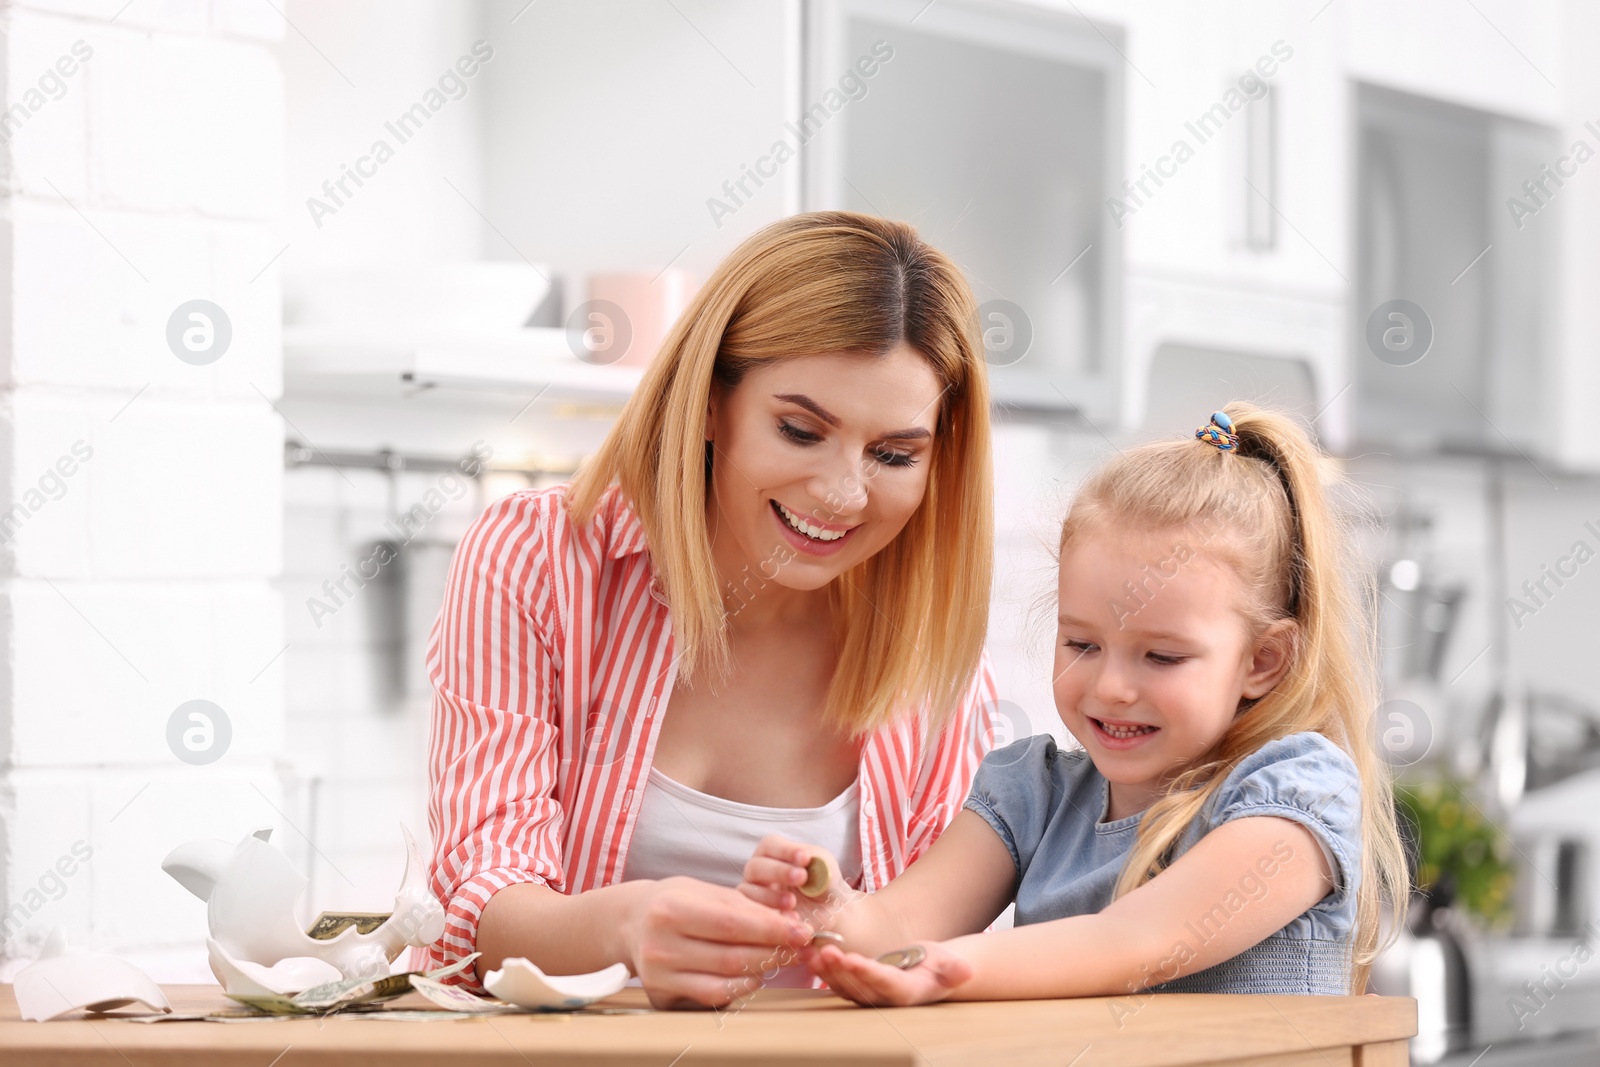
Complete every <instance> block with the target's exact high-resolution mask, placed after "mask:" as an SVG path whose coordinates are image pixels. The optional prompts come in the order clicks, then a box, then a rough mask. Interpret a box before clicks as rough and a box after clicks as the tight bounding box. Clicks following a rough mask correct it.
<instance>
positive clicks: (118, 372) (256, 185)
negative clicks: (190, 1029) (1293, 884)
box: [0, 0, 1600, 1065]
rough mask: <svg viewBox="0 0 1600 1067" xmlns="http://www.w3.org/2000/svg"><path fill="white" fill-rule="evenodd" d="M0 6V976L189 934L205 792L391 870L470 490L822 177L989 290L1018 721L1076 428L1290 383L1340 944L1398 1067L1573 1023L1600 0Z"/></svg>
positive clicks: (1494, 1051) (1592, 513)
mask: <svg viewBox="0 0 1600 1067" xmlns="http://www.w3.org/2000/svg"><path fill="white" fill-rule="evenodd" d="M0 32H3V38H0V40H3V45H0V47H3V49H4V56H3V60H0V70H3V71H4V80H3V82H0V93H3V97H0V104H3V105H4V110H3V111H0V173H3V179H4V180H3V187H0V193H3V199H0V252H3V254H0V278H4V279H5V280H6V281H7V282H8V284H7V285H6V286H5V287H4V289H3V290H0V301H3V313H0V353H3V355H4V359H3V362H0V368H3V369H0V457H3V458H4V463H3V465H0V562H3V566H4V568H5V570H4V575H3V584H0V598H3V602H0V647H3V652H0V739H3V745H4V747H3V749H0V760H3V762H0V819H3V823H0V909H3V911H0V916H3V924H4V931H3V932H4V937H5V941H4V947H3V949H0V977H4V976H6V975H8V974H10V973H14V972H15V970H16V968H17V967H18V966H20V965H21V964H23V963H25V962H27V961H28V960H30V959H31V958H32V957H33V955H34V953H35V952H36V951H37V948H38V946H39V944H40V942H41V941H42V939H43V937H44V935H45V933H47V932H48V930H49V929H50V928H51V927H54V926H58V925H59V926H62V927H63V928H65V929H66V931H67V932H68V934H69V936H70V937H71V938H72V939H73V940H74V942H75V943H78V944H85V945H93V946H95V947H98V948H105V949H108V950H111V951H115V952H118V953H119V954H122V955H124V956H125V957H126V958H128V959H131V960H134V961H135V962H137V963H139V964H140V965H142V966H144V967H146V968H147V969H148V970H149V971H150V972H151V973H152V974H153V975H154V976H155V977H157V978H158V979H162V980H184V979H188V980H205V981H209V980H210V975H209V972H208V971H207V970H206V968H205V963H204V952H203V948H202V947H201V946H202V940H203V931H204V905H203V904H201V903H200V902H199V901H197V900H195V899H194V898H193V897H191V896H190V895H189V894H188V893H186V892H184V891H183V890H182V888H181V887H179V886H178V885H177V884H176V883H175V882H173V881H172V879H170V878H168V877H167V876H166V875H165V874H163V873H162V871H161V870H160V868H159V862H160V859H161V857H162V856H163V855H165V854H166V852H167V851H168V850H169V849H170V848H172V847H174V846H175V845H177V844H180V843H182V842H184V841H187V840H189V839H191V838H194V837H206V836H215V837H221V838H225V839H229V840H234V839H237V838H239V837H240V836H242V835H243V834H244V833H246V832H247V831H248V830H250V829H252V828H255V827H259V826H273V827H275V833H274V838H273V840H274V842H275V843H276V844H278V845H280V846H281V847H282V848H283V849H284V850H285V851H286V852H288V853H289V855H290V856H291V857H292V858H293V859H294V860H295V862H296V864H297V865H298V866H299V867H300V869H302V870H304V871H305V872H307V874H308V875H309V877H310V879H311V884H310V887H309V890H308V893H307V903H308V905H309V906H310V909H311V910H312V911H313V912H315V911H316V910H320V909H341V908H342V909H356V910H362V909H367V910H370V909H373V908H378V907H382V906H384V905H385V901H386V900H387V899H388V897H389V895H390V894H392V893H393V889H394V886H395V884H396V883H397V881H398V879H399V876H400V871H401V866H402V864H403V858H404V853H403V849H402V846H401V838H400V831H399V829H398V825H397V824H399V823H402V822H403V823H404V824H405V825H407V826H409V827H410V828H411V830H412V831H413V832H415V833H416V834H418V835H419V837H420V836H422V835H425V834H426V831H427V821H426V817H425V788H426V776H425V767H424V763H423V751H424V746H425V742H426V726H427V710H428V697H429V693H428V686H427V681H426V677H425V674H424V671H423V650H424V647H425V642H426V638H427V631H428V627H429V625H430V624H431V622H432V619H433V617H434V615H435V613H436V612H437V610H438V606H439V600H440V594H441V589H442V583H443V577H444V573H445V568H446V565H447V563H448V560H449V558H450V554H451V551H452V550H453V547H454V544H455V541H456V538H457V537H458V536H459V535H460V533H461V531H462V529H463V528H464V527H465V525H466V524H467V523H468V522H469V521H471V519H472V518H473V517H474V516H475V515H476V514H477V513H478V512H479V511H480V510H481V509H482V508H483V507H484V506H485V505H486V504H487V503H488V502H489V501H490V500H492V499H494V498H495V497H497V496H499V495H501V494H504V493H507V492H511V491H514V490H517V489H520V488H524V487H526V486H530V485H531V486H542V485H550V484H555V483H557V482H560V481H562V480H564V479H565V478H566V477H567V476H568V475H569V474H570V473H571V471H572V470H573V469H574V467H575V466H576V464H577V463H578V462H579V461H581V460H582V458H583V457H584V456H585V455H586V454H587V453H588V452H589V451H591V450H592V449H593V448H594V447H595V446H596V444H597V443H598V442H599V441H600V440H601V439H602V437H603V436H604V434H605V432H606V431H607V429H608V427H609V426H610V425H611V423H612V422H613V421H614V420H615V418H616V417H617V414H618V412H619V411H620V407H621V404H622V403H623V401H624V400H625V399H626V397H627V396H628V395H629V393H630V391H631V390H632V389H633V388H634V386H635V385H636V384H637V382H638V380H639V377H640V374H641V372H642V369H643V367H644V366H645V365H647V364H648V362H649V360H650V358H651V357H652V356H653V354H654V350H655V344H656V343H657V342H658V341H659V339H660V337H661V336H662V334H663V333H664V331H665V329H666V327H667V326H668V325H669V324H670V323H671V321H672V320H673V318H674V317H675V316H676V314H677V313H678V311H679V310H680V309H681V308H682V306H683V304H684V303H685V301H686V300H687V299H688V297H689V296H690V295H692V293H693V292H694V290H695V287H696V286H697V285H698V284H699V283H700V282H701V281H703V280H704V279H705V277H706V276H707V274H708V273H709V272H710V270H711V269H712V268H713V267H714V266H715V264H716V263H717V262H718V261H719V260H720V259H721V258H722V257H723V256H724V255H726V254H727V253H728V252H729V251H730V250H731V249H732V248H733V247H734V246H735V245H736V244H737V243H738V242H739V241H740V240H741V239H743V238H744V237H746V236H747V235H749V234H750V233H752V232H753V231H755V230H757V229H759V228H760V227H762V226H764V225H766V224H767V223H770V222H772V221H773V220H775V219H778V218H781V217H783V216H785V215H787V214H791V213H794V212H797V211H802V210H810V209H816V208H828V207H841V208H848V209H851V210H856V211H864V212H872V213H876V214H880V215H884V216H889V217H894V218H900V219H905V220H908V221H910V222H912V223H913V224H915V225H916V226H917V227H919V229H920V230H921V232H922V233H923V235H924V236H925V237H926V238H927V239H928V240H930V241H931V242H933V243H934V244H936V245H938V246H939V247H941V248H943V249H944V250H946V251H947V252H949V253H950V254H951V255H952V256H953V257H954V258H955V259H956V260H957V261H958V262H959V263H960V265H961V266H962V268H963V269H964V271H965V272H966V274H967V276H968V278H969V279H970V281H971V283H972V285H973V287H974V289H975V290H976V292H977V294H978V297H979V299H980V301H982V302H983V309H982V315H983V323H982V325H983V327H984V331H985V334H984V336H985V344H986V353H987V356H988V359H989V364H990V369H991V375H992V383H993V390H994V394H995V398H996V402H995V410H994V415H995V422H996V426H995V435H996V459H995V465H996V466H995V476H996V480H997V485H998V501H997V520H998V524H999V538H998V545H997V553H998V558H997V565H998V568H997V578H998V581H997V584H996V588H995V594H994V602H993V612H992V621H991V629H990V640H989V648H990V652H991V654H992V656H993V658H994V661H995V664H996V668H997V671H998V675H999V681H1000V693H1001V696H1002V697H1003V698H1004V703H1003V705H1002V709H1001V710H1002V716H1001V717H1002V719H1003V720H1004V722H1005V724H1006V730H1007V732H1008V733H1009V734H1011V735H1012V736H1021V735H1023V734H1026V733H1030V732H1052V733H1054V734H1056V735H1057V737H1058V738H1059V739H1061V740H1062V741H1063V742H1067V741H1068V738H1067V736H1066V735H1065V733H1064V731H1063V730H1062V728H1061V725H1060V723H1059V721H1058V720H1057V718H1056V714H1055V710H1054V707H1053V705H1052V702H1051V697H1050V690H1049V684H1048V678H1049V670H1048V663H1049V634H1048V630H1047V629H1045V630H1041V617H1040V615H1039V613H1038V611H1037V610H1036V609H1037V605H1038V603H1039V601H1040V598H1041V597H1044V598H1047V599H1046V601H1045V602H1046V603H1047V604H1048V598H1049V597H1050V596H1051V595H1052V592H1053V583H1054V577H1053V563H1052V559H1051V554H1050V548H1051V545H1052V543H1053V539H1054V533H1055V524H1056V522H1057V521H1058V519H1059V517H1060V515H1061V513H1062V510H1063V508H1064V507H1065V505H1066V503H1067V502H1068V501H1069V500H1070V497H1071V493H1072V488H1073V486H1074V485H1075V484H1076V483H1077V481H1078V480H1079V479H1080V478H1081V477H1082V476H1083V474H1084V473H1085V472H1086V471H1087V470H1088V469H1090V468H1091V467H1092V466H1093V465H1094V464H1095V463H1097V462H1098V461H1099V460H1100V459H1101V458H1103V457H1104V456H1105V455H1106V454H1108V453H1109V452H1110V451H1111V450H1113V449H1116V448H1119V447H1123V446H1125V445H1126V444H1127V443H1129V442H1133V441H1137V440H1140V439H1143V438H1145V437H1148V436H1150V435H1154V434H1161V435H1170V434H1184V433H1189V432H1191V431H1192V430H1193V429H1194V427H1195V426H1197V425H1199V424H1200V423H1202V422H1204V421H1205V419H1206V416H1207V415H1208V414H1209V413H1210V412H1211V411H1212V410H1213V409H1215V408H1217V407H1219V406H1221V404H1222V403H1224V402H1225V401H1227V400H1229V399H1234V398H1243V399H1250V400H1254V401H1257V402H1261V403H1269V404H1273V405H1276V406H1279V407H1282V408H1285V409H1288V410H1291V411H1293V412H1295V413H1297V414H1298V415H1299V416H1300V417H1301V418H1302V419H1304V421H1305V422H1306V424H1307V425H1308V426H1309V427H1311V428H1312V429H1313V431H1314V432H1315V434H1316V435H1317V437H1318V439H1319V440H1320V441H1321V442H1322V444H1323V446H1324V447H1325V448H1326V449H1327V450H1328V451H1329V452H1330V453H1331V454H1333V455H1335V456H1337V457H1339V458H1340V461H1341V462H1342V464H1343V466H1344V467H1345V468H1346V469H1347V470H1348V472H1349V473H1350V475H1351V476H1352V478H1353V479H1354V481H1355V483H1356V484H1357V485H1358V486H1359V488H1360V493H1359V494H1356V495H1355V496H1353V497H1352V499H1351V500H1350V501H1348V503H1349V506H1350V507H1351V509H1352V512H1353V514H1355V515H1356V516H1357V517H1358V519H1359V521H1360V523H1361V529H1362V531H1363V543H1364V548H1365V552H1366V557H1367V558H1366V562H1365V566H1366V568H1367V574H1368V577H1370V579H1371V580H1373V581H1374V582H1376V583H1377V584H1378V588H1379V590H1380V592H1381V597H1380V600H1379V609H1378V610H1379V615H1380V618H1379V621H1380V632H1381V641H1382V646H1383V650H1384V682H1385V692H1384V702H1383V704H1382V705H1381V706H1380V707H1379V708H1378V709H1377V727H1378V730H1379V734H1380V738H1379V740H1380V743H1381V744H1382V745H1383V746H1384V749H1385V751H1386V753H1387V754H1388V756H1389V758H1390V759H1391V761H1392V762H1393V763H1394V764H1395V766H1396V769H1397V773H1398V774H1399V778H1400V783H1401V787H1400V794H1401V800H1402V804H1403V806H1404V809H1405V810H1406V812H1407V813H1408V825H1409V826H1410V827H1411V829H1412V837H1413V839H1414V841H1415V842H1416V853H1417V860H1418V864H1417V874H1418V883H1419V897H1418V904H1417V906H1416V907H1415V908H1414V917H1413V920H1412V923H1411V926H1410V928H1409V929H1408V930H1407V931H1405V932H1404V935H1403V936H1402V937H1401V938H1400V940H1399V941H1398V942H1397V944H1396V946H1395V948H1394V949H1393V950H1392V951H1391V952H1390V953H1389V955H1388V956H1387V957H1386V958H1385V960H1384V961H1383V966H1382V967H1380V969H1379V974H1378V976H1377V978H1376V979H1375V981H1376V983H1377V986H1378V988H1380V989H1382V990H1383V991H1385V992H1396V993H1409V994H1411V995H1415V996H1417V997H1418V999H1419V1019H1420V1025H1421V1030H1422V1032H1421V1033H1420V1034H1419V1036H1418V1038H1417V1041H1416V1042H1414V1043H1413V1055H1414V1057H1416V1058H1417V1059H1418V1060H1419V1061H1424V1062H1433V1061H1444V1062H1452V1063H1455V1062H1459V1063H1461V1064H1463V1065H1464V1064H1467V1063H1470V1062H1473V1061H1474V1058H1475V1057H1478V1056H1480V1055H1481V1056H1482V1059H1481V1060H1479V1061H1478V1062H1481V1063H1483V1064H1485V1065H1491V1064H1499V1063H1506V1064H1509V1063H1566V1062H1572V1063H1579V1062H1584V1063H1592V1062H1595V1058H1596V1056H1597V1054H1600V1053H1597V1051H1596V1050H1597V1048H1600V1045H1596V1044H1595V1043H1594V1042H1595V1037H1594V1033H1593V1029H1592V1028H1593V1027H1595V1026H1596V1025H1600V1023H1597V1022H1596V1020H1597V1019H1600V1012H1597V1009H1600V963H1593V962H1589V959H1590V956H1591V955H1593V946H1595V945H1596V942H1597V941H1600V938H1597V937H1596V934H1595V931H1596V930H1597V929H1600V928H1597V927H1595V926H1593V925H1592V921H1593V920H1594V919H1596V918H1600V877H1597V876H1596V872H1595V869H1594V857H1595V854H1596V853H1595V849H1596V848H1597V847H1600V840H1597V839H1600V820H1596V818H1595V817H1594V812H1595V811H1596V810H1600V771H1597V770H1596V769H1595V768H1596V766H1597V765H1600V755H1597V753H1600V712H1597V711H1596V710H1595V709H1596V706H1597V705H1600V681H1597V675H1596V666H1597V662H1600V660H1597V653H1596V648H1597V638H1600V563H1592V561H1593V560H1594V559H1595V557H1596V555H1597V553H1600V433H1597V432H1596V426H1597V425H1600V341H1597V340H1596V338H1597V336H1600V334H1597V325H1600V299H1597V298H1596V293H1597V287H1600V162H1592V160H1593V159H1594V157H1595V155H1596V153H1597V152H1600V68H1597V66H1596V65H1595V63H1594V61H1593V55H1594V52H1595V49H1596V47H1597V46H1600V5H1597V4H1595V3H1593V2H1589V0H1583V2H1580V0H1539V2H1525V3H1514V2H1511V0H1463V2H1456V0H1449V2H1446V0H1404V2H1396V0H1385V2H1377V0H1293V2H1275V3H1268V2H1265V0H1260V2H1252V0H1209V2H1190V3H1178V2H1176V0H1170V2H1151V3H1140V4H1134V3H1126V2H1112V0H1081V2H1077V3H1075V2H1072V0H1065V2H1062V3H1055V2H1045V0H1040V2H1037V3H1006V2H978V0H905V2H900V0H785V2H771V3H763V4H750V3H736V2H733V0H628V2H621V0H596V2H582V3H579V2H577V0H538V2H529V0H390V2H386V3H381V4H380V3H377V2H375V0H339V2H336V3H335V2H321V3H312V2H309V0H287V2H283V0H280V2H278V3H270V2H267V0H131V2H129V0H111V2H105V3H102V2H98V0H28V2H23V0H12V2H0ZM1045 625H1046V626H1048V623H1045ZM196 702H199V703H196ZM1010 739H1011V738H1010V737H1002V738H1001V741H1002V742H1004V741H1007V740H1010ZM85 853H88V854H90V855H91V856H92V858H89V859H87V860H84V859H83V856H84V854H85ZM63 857H77V860H81V861H82V862H77V860H75V861H74V862H73V863H72V864H59V863H58V861H59V860H60V859H61V858H63ZM68 866H70V867H72V868H73V873H72V874H70V875H68V874H65V873H60V872H64V871H65V870H66V868H67V867H68ZM1491 1046H1492V1047H1491ZM1485 1048H1488V1049H1489V1051H1488V1052H1487V1054H1485V1053H1484V1051H1483V1050H1484V1049H1485Z"/></svg>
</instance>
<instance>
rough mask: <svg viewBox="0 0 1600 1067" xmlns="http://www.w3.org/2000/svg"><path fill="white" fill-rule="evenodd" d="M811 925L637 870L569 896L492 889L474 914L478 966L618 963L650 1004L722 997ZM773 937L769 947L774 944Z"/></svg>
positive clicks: (572, 970) (748, 982)
mask: <svg viewBox="0 0 1600 1067" xmlns="http://www.w3.org/2000/svg"><path fill="white" fill-rule="evenodd" d="M810 938H811V929H810V928H809V927H807V926H804V925H802V924H801V923H800V922H799V920H798V917H796V916H795V915H794V914H793V913H792V912H790V913H788V914H780V913H779V912H776V911H773V910H772V909H771V908H764V907H762V906H760V905H759V904H756V903H754V902H753V901H751V900H749V899H748V898H747V897H744V896H742V895H740V894H739V893H738V892H737V891H735V890H732V889H728V888H726V887H724V886H718V885H711V884H708V883H706V882H701V881H699V880H697V879H694V878H666V879H661V880H659V881H655V880H649V879H638V880H635V881H629V882H618V883H616V884H615V885H609V886H602V887H600V888H597V889H591V890H589V891H588V892H585V893H577V894H574V895H572V896H568V895H566V894H564V893H558V892H556V891H555V890H554V889H551V888H550V887H549V886H545V885H535V884H532V883H525V884H521V885H514V886H509V887H508V888H506V889H502V890H501V891H500V892H498V893H496V894H495V895H494V896H493V897H492V898H491V899H490V901H489V903H488V905H487V906H486V907H485V908H484V909H483V916H482V918H481V919H480V920H479V922H478V949H479V951H481V952H482V953H483V957H482V958H481V959H479V960H478V961H477V966H478V970H479V973H480V974H482V973H487V972H488V971H490V970H493V969H494V968H496V967H499V966H500V964H501V961H502V959H503V958H504V957H506V956H526V957H529V958H531V959H532V960H533V961H534V963H535V964H536V965H537V966H538V967H539V969H540V970H542V971H544V972H546V973H547V974H583V973H586V972H589V971H596V970H600V969H601V968H603V967H607V966H609V965H611V964H613V963H617V962H619V961H620V962H623V963H626V964H627V965H628V966H629V968H630V969H631V970H632V971H633V973H634V974H636V975H638V976H639V978H640V979H641V980H642V981H643V983H644V985H645V988H646V992H647V993H648V995H649V998H650V1003H651V1004H652V1005H654V1006H655V1007H658V1008H678V1007H695V1006H703V1005H711V1006H716V1005H722V1004H727V1003H728V1002H729V1001H731V1000H733V999H735V998H736V997H739V996H742V995H745V994H747V993H752V992H754V991H755V990H756V989H757V988H759V987H760V985H761V974H762V972H763V971H768V970H771V969H772V967H773V966H775V965H778V964H782V963H786V962H789V961H788V959H786V958H780V953H781V952H782V951H783V950H784V949H788V950H789V951H791V952H793V951H795V950H798V949H799V948H801V947H802V946H804V945H806V944H807V943H808V942H809V940H810ZM775 946H777V947H775Z"/></svg>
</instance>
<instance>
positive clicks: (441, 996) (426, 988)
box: [411, 974, 521, 1015]
mask: <svg viewBox="0 0 1600 1067" xmlns="http://www.w3.org/2000/svg"><path fill="white" fill-rule="evenodd" d="M411 988H412V989H415V990H416V991H417V992H418V993H421V994H422V995H423V996H424V997H426V998H428V1000H430V1001H432V1002H433V1003H435V1004H437V1005H439V1007H441V1008H448V1009H450V1010H451V1011H455V1012H466V1013H468V1014H472V1015H493V1014H498V1013H500V1012H507V1011H520V1010H521V1009H520V1008H518V1007H517V1006H516V1005H515V1004H507V1003H506V1002H505V1001H503V1000H495V999H493V998H491V997H480V996H477V995H475V994H472V993H469V992H467V991H466V990H465V989H462V988H461V987H460V986H453V985H445V984H444V983H443V982H440V981H438V980H436V979H433V978H429V977H427V976H426V975H420V974H414V975H412V976H411Z"/></svg>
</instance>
